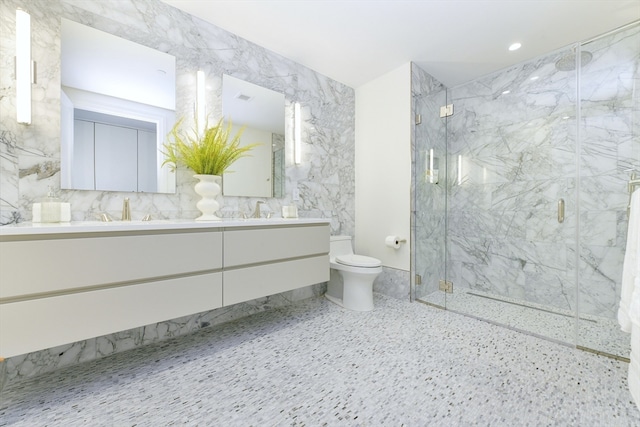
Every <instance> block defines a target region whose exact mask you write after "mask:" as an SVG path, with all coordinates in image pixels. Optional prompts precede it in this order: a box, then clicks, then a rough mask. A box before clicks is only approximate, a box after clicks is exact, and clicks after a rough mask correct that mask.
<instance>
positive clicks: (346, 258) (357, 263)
mask: <svg viewBox="0 0 640 427" xmlns="http://www.w3.org/2000/svg"><path fill="white" fill-rule="evenodd" d="M336 262H337V263H338V264H342V265H349V266H351V267H365V268H373V267H380V266H381V265H382V262H381V261H380V260H379V259H376V258H371V257H368V256H364V255H355V254H347V255H338V256H337V257H336Z"/></svg>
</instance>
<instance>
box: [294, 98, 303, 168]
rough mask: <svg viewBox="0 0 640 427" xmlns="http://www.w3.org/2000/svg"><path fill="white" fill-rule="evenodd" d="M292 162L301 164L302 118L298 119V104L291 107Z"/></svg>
mask: <svg viewBox="0 0 640 427" xmlns="http://www.w3.org/2000/svg"><path fill="white" fill-rule="evenodd" d="M293 119H294V126H293V161H294V163H295V164H296V165H299V164H300V163H302V153H301V151H302V117H300V103H299V102H296V103H295V104H294V105H293Z"/></svg>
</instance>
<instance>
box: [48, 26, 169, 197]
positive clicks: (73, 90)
mask: <svg viewBox="0 0 640 427" xmlns="http://www.w3.org/2000/svg"><path fill="white" fill-rule="evenodd" d="M61 27H62V29H61V52H62V54H61V61H60V67H61V80H62V88H61V92H62V93H61V99H62V101H61V116H60V122H61V159H60V176H61V188H65V189H76V190H102V191H139V192H153V193H175V191H176V179H175V174H174V173H173V172H171V171H170V169H169V167H168V165H165V166H162V162H163V160H164V159H163V156H162V153H161V150H162V146H163V144H164V139H165V135H166V134H167V133H168V131H169V130H170V129H171V127H172V126H173V124H174V122H175V92H176V90H175V81H176V71H175V68H176V67H175V57H173V56H171V55H168V54H166V53H163V52H159V51H156V50H154V49H151V48H149V47H146V46H142V45H139V44H137V43H134V42H131V41H129V40H125V39H122V38H120V37H116V36H114V35H112V34H108V33H105V32H103V31H99V30H96V29H95V28H91V27H88V26H86V25H82V24H79V23H77V22H73V21H70V20H67V19H62V25H61Z"/></svg>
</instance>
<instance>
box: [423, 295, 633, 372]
mask: <svg viewBox="0 0 640 427" xmlns="http://www.w3.org/2000/svg"><path fill="white" fill-rule="evenodd" d="M418 301H419V302H423V303H426V304H428V305H432V306H436V307H440V308H446V310H449V311H453V312H456V313H459V314H463V315H467V316H470V317H474V318H477V319H480V320H485V321H488V322H491V323H494V324H496V325H500V326H504V327H507V328H509V329H514V330H517V331H520V332H524V333H528V334H531V335H535V336H538V337H540V338H545V339H548V340H551V341H554V342H558V343H561V344H565V345H569V346H575V347H576V348H579V349H581V350H585V351H590V352H593V353H598V354H602V355H605V356H608V357H613V358H615V359H619V360H625V361H627V360H629V359H628V356H629V353H630V340H629V335H627V334H625V333H624V332H622V331H621V330H620V328H619V326H618V324H617V321H616V320H615V319H610V318H605V317H601V316H593V315H586V314H583V315H581V316H580V318H579V319H576V316H575V314H573V313H571V312H570V311H568V310H562V309H560V308H555V307H549V306H544V305H541V304H534V303H529V302H526V301H522V300H517V299H513V298H506V297H502V296H499V295H491V294H484V293H480V292H478V291H472V290H466V289H460V288H458V289H457V290H456V291H455V292H454V293H447V294H445V293H444V292H440V291H435V292H433V293H431V294H429V295H425V296H424V297H422V298H418ZM576 320H578V322H579V323H578V328H577V330H578V337H577V339H576ZM576 341H577V342H576Z"/></svg>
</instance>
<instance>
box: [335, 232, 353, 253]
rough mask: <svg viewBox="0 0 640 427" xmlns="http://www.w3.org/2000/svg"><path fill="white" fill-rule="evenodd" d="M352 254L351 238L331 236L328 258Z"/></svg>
mask: <svg viewBox="0 0 640 427" xmlns="http://www.w3.org/2000/svg"><path fill="white" fill-rule="evenodd" d="M352 253H353V246H351V236H331V237H330V239H329V257H330V258H335V257H336V256H338V255H346V254H352Z"/></svg>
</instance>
